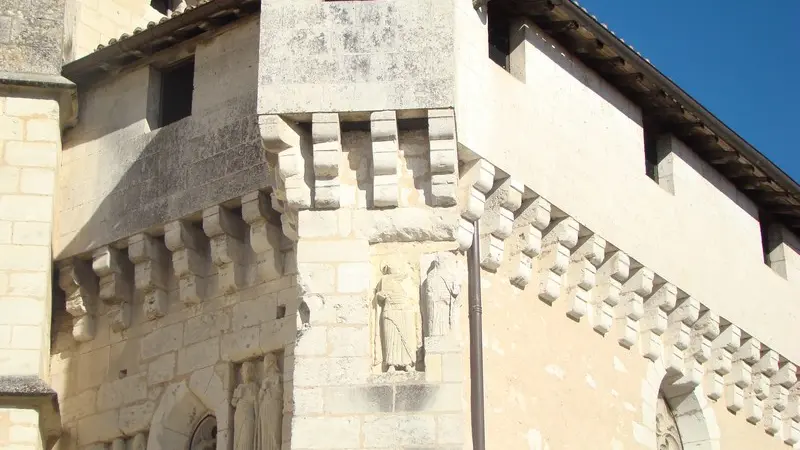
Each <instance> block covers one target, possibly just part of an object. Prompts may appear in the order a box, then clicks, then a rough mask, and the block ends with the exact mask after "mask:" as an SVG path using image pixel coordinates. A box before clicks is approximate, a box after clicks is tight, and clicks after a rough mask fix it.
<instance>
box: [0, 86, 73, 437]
mask: <svg viewBox="0 0 800 450" xmlns="http://www.w3.org/2000/svg"><path fill="white" fill-rule="evenodd" d="M58 117H59V107H58V103H57V102H56V101H55V100H51V99H47V98H44V97H36V96H33V95H32V94H29V93H22V92H12V93H9V92H4V93H3V94H2V96H0V155H1V156H0V376H33V377H38V378H41V379H46V378H47V375H48V373H49V364H48V359H49V358H48V353H49V347H50V302H51V296H50V288H51V283H50V280H51V276H52V274H51V244H50V242H51V241H50V239H51V234H52V229H53V194H54V190H55V189H54V185H55V176H56V173H55V172H56V167H57V166H58V156H59V149H60V127H59V122H58ZM11 445H16V446H17V447H15V448H20V449H38V448H40V445H41V439H40V436H39V419H38V413H37V411H35V410H28V409H5V408H1V409H0V446H11Z"/></svg>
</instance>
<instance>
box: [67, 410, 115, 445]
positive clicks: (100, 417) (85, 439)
mask: <svg viewBox="0 0 800 450" xmlns="http://www.w3.org/2000/svg"><path fill="white" fill-rule="evenodd" d="M121 434H122V431H121V430H120V429H119V410H116V409H112V410H109V411H106V412H102V413H99V414H95V415H92V416H88V417H84V418H83V419H81V420H79V421H78V439H79V441H80V442H81V444H82V445H86V444H93V443H96V442H110V441H111V440H113V439H114V438H116V437H117V436H119V435H121Z"/></svg>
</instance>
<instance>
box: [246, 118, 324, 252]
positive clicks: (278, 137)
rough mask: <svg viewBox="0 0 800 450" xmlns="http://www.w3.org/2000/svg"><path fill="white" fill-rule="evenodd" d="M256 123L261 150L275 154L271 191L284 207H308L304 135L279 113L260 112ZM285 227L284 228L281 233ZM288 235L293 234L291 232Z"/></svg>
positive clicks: (308, 195)
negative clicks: (273, 184) (259, 135)
mask: <svg viewBox="0 0 800 450" xmlns="http://www.w3.org/2000/svg"><path fill="white" fill-rule="evenodd" d="M258 125H259V130H260V132H261V140H262V145H263V147H264V150H265V151H266V152H267V153H268V154H270V155H276V156H277V164H275V168H276V169H275V177H274V182H275V186H274V189H273V195H274V196H275V198H276V199H277V200H279V202H280V203H282V204H283V205H285V207H286V209H287V210H291V211H294V212H296V211H297V210H300V209H308V208H309V207H311V188H310V186H309V183H308V182H307V180H306V166H305V160H304V158H303V147H304V146H307V141H308V139H307V137H306V136H305V135H304V133H303V131H302V130H301V129H300V128H299V127H298V126H297V125H296V124H294V123H290V122H287V121H286V120H284V119H283V118H282V117H280V116H278V115H265V116H259V124H258ZM268 156H269V155H268ZM276 209H277V208H276ZM287 231H288V230H286V229H284V233H286V232H287ZM287 236H288V237H289V238H292V236H290V234H287ZM294 239H296V236H295V237H294Z"/></svg>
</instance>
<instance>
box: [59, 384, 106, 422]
mask: <svg viewBox="0 0 800 450" xmlns="http://www.w3.org/2000/svg"><path fill="white" fill-rule="evenodd" d="M96 402H97V391H96V390H94V389H87V390H85V391H83V392H81V393H80V394H78V395H73V396H70V397H66V398H64V400H62V403H61V420H62V421H63V422H64V423H72V422H75V421H76V420H78V419H81V418H83V417H86V416H89V415H92V414H94V413H95V412H96V411H97V407H96Z"/></svg>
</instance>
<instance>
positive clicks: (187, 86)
mask: <svg viewBox="0 0 800 450" xmlns="http://www.w3.org/2000/svg"><path fill="white" fill-rule="evenodd" d="M193 92H194V57H192V58H189V59H188V60H185V61H181V62H180V63H178V64H176V65H174V66H171V67H168V68H166V69H164V70H162V71H161V121H160V122H161V126H162V127H163V126H165V125H169V124H171V123H172V122H177V121H178V120H181V119H183V118H184V117H188V116H190V115H191V114H192V93H193Z"/></svg>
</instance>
